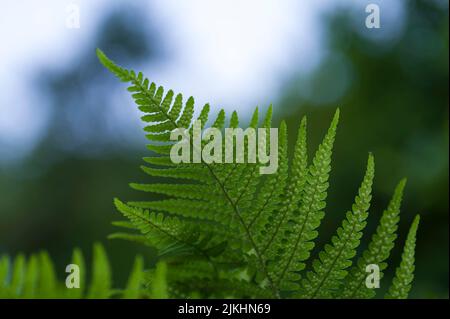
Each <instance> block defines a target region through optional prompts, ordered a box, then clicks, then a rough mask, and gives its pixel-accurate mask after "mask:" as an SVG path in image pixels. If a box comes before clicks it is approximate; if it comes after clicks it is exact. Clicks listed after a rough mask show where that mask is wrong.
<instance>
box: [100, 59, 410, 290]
mask: <svg viewBox="0 0 450 319" xmlns="http://www.w3.org/2000/svg"><path fill="white" fill-rule="evenodd" d="M97 54H98V57H99V59H100V61H101V63H102V64H103V65H105V66H106V67H107V68H108V69H109V70H110V71H111V72H112V73H113V74H115V75H116V76H117V77H119V79H120V80H122V81H124V82H128V83H129V85H130V86H129V88H128V90H129V91H130V92H131V93H132V97H133V99H134V101H135V103H136V104H137V106H138V108H139V110H141V111H142V112H143V113H144V115H143V116H142V120H143V121H144V122H145V123H146V127H145V128H144V130H145V131H146V136H147V138H148V139H149V140H150V141H152V142H156V143H155V144H150V145H148V146H147V148H148V149H149V150H150V151H151V152H153V153H154V154H152V156H150V157H145V158H144V161H145V162H146V163H147V165H146V166H142V170H143V171H144V172H145V173H146V174H148V175H150V176H151V177H158V183H133V184H131V185H130V186H131V187H132V188H133V189H136V190H139V191H143V192H145V193H146V194H147V195H148V197H149V198H148V199H146V200H144V201H130V202H128V204H124V203H122V202H120V201H119V200H116V201H115V204H116V207H117V209H118V210H119V211H120V212H121V213H122V214H123V215H124V217H125V218H127V219H128V220H129V221H130V222H129V223H120V224H117V223H116V225H118V226H122V227H125V228H127V229H128V230H130V228H133V229H134V230H137V231H139V232H140V234H136V233H116V234H113V235H111V236H110V238H123V239H129V240H133V241H137V242H141V243H144V244H146V245H149V246H152V247H153V248H156V249H157V250H158V251H159V257H160V258H164V260H165V261H166V263H165V264H164V266H159V267H160V268H159V270H158V272H159V273H164V277H166V278H167V282H166V283H165V285H166V284H167V287H166V288H164V289H162V290H163V291H164V292H163V295H164V296H171V297H179V298H189V297H191V296H205V297H216V296H217V297H222V298H224V297H230V296H231V297H236V298H244V297H245V298H246V297H260V298H261V297H264V298H265V297H270V298H279V297H281V296H288V297H291V296H301V297H307V298H319V297H322V298H330V297H340V296H349V297H352V298H353V297H370V294H371V293H372V292H368V291H367V289H366V288H365V287H363V288H360V284H361V279H362V278H363V277H362V276H363V275H364V273H362V269H363V268H362V267H363V265H364V264H366V263H367V262H369V261H373V260H375V261H378V262H380V263H382V264H383V265H384V261H385V260H386V259H387V257H388V256H389V252H390V250H391V248H392V245H393V242H394V239H395V231H396V227H397V223H398V211H399V206H400V199H401V194H400V193H401V191H402V189H403V188H402V189H401V191H400V190H397V191H396V195H394V199H393V201H392V202H391V204H390V206H389V207H388V209H387V211H386V212H385V213H383V217H382V219H381V221H380V226H379V227H378V229H377V233H376V234H375V235H374V237H373V239H372V243H371V244H370V245H369V248H368V250H367V251H366V252H365V253H364V254H363V257H362V258H360V259H359V261H358V264H357V265H356V266H354V267H353V268H351V271H350V274H349V275H347V268H349V267H350V266H351V264H352V258H353V257H354V256H355V254H356V249H357V247H358V246H359V243H360V238H361V237H362V231H363V229H364V227H365V225H366V218H367V216H368V208H369V206H370V200H371V188H372V180H373V175H374V162H373V157H372V155H370V156H369V159H368V163H367V170H366V175H365V177H364V180H363V182H362V184H361V187H360V188H359V193H358V195H357V196H356V198H355V203H354V205H353V206H352V210H351V211H350V212H348V213H347V214H346V219H345V220H344V221H343V223H342V226H341V227H340V228H338V230H337V234H336V235H335V236H334V237H333V238H332V240H331V243H330V244H328V245H326V246H325V249H324V251H323V252H321V253H320V254H319V258H318V259H317V260H316V261H314V263H313V265H312V270H311V271H309V272H308V273H307V274H306V276H305V277H303V278H302V277H301V271H302V270H304V268H305V265H306V263H307V261H308V259H309V257H310V254H311V251H312V249H313V248H314V246H315V243H314V240H315V239H316V237H317V236H318V232H317V229H318V227H319V226H320V224H321V222H322V219H323V218H324V216H325V212H324V210H325V207H326V197H327V190H328V187H329V183H328V179H329V174H330V171H331V157H332V152H333V146H334V140H335V135H336V130H337V125H338V121H339V109H338V110H337V111H336V113H335V115H334V117H333V120H332V121H331V125H330V127H329V129H328V131H327V133H326V135H325V137H324V139H323V141H322V143H321V144H320V145H319V147H318V149H317V151H316V153H315V156H314V157H313V159H312V163H311V164H310V165H309V166H308V156H307V153H308V152H307V141H306V118H303V119H302V121H301V124H300V128H299V131H298V136H297V141H296V144H295V149H294V155H293V159H292V163H291V164H290V163H289V158H288V136H287V127H286V123H285V122H284V121H282V122H281V124H280V128H279V132H280V134H279V136H278V170H277V171H276V172H275V173H274V174H271V175H268V176H261V174H260V172H259V168H260V167H261V166H262V165H261V161H260V159H259V158H258V159H257V160H256V163H253V160H252V161H247V162H245V161H244V163H236V161H235V159H236V155H235V154H233V158H232V160H231V161H230V157H231V155H230V154H226V152H225V151H226V149H225V146H224V145H233V146H236V145H237V139H235V138H234V137H233V136H229V135H227V134H226V135H225V137H222V141H221V142H222V149H221V151H222V154H225V160H226V161H225V163H216V162H215V161H214V160H213V161H208V162H207V161H205V160H204V159H203V157H202V156H201V149H200V148H201V147H203V146H205V145H206V146H208V144H207V143H208V141H207V138H203V139H202V140H200V141H195V142H194V141H193V139H190V138H189V137H190V136H191V134H192V133H193V132H194V130H197V126H196V125H194V122H193V114H194V98H193V97H189V98H188V99H187V100H186V101H185V102H183V96H182V95H181V94H176V93H174V92H173V91H171V90H169V91H167V92H166V93H165V91H164V89H163V88H162V87H158V86H157V85H156V84H155V83H152V82H150V81H149V80H148V79H147V78H145V77H144V75H143V74H142V73H136V72H134V71H132V70H127V69H125V68H122V67H120V66H117V65H116V64H115V63H114V62H113V61H111V60H109V59H108V58H107V57H106V55H104V54H103V52H101V51H98V52H97ZM272 111H273V110H272V106H270V107H269V108H268V111H267V113H266V116H265V118H264V120H262V123H261V125H259V110H258V108H256V109H255V111H254V113H253V116H252V118H251V120H250V123H249V124H248V127H249V128H253V129H259V128H261V129H263V131H262V132H264V131H265V132H266V134H265V135H266V140H265V141H263V143H261V144H260V143H258V147H259V149H258V154H260V153H259V151H264V150H267V149H268V148H269V147H270V146H271V145H270V144H271V139H270V134H271V132H272V130H271V126H272ZM209 112H210V106H209V104H205V106H204V107H203V109H202V110H201V112H200V115H199V116H198V119H200V120H201V124H202V125H201V128H202V129H203V127H204V126H205V123H206V122H207V121H208V118H209ZM211 121H212V123H213V124H212V127H213V128H217V129H219V130H223V129H224V126H225V123H226V122H227V124H228V126H229V127H230V128H239V122H240V119H239V116H238V114H237V112H233V113H232V114H231V116H230V117H229V119H226V116H225V112H224V111H223V110H220V111H219V113H218V114H217V116H216V117H215V118H212V119H211ZM175 129H182V133H181V134H179V135H181V137H182V138H183V142H184V143H186V144H187V143H188V144H189V145H188V146H189V147H190V148H189V149H190V150H192V152H191V151H190V153H189V159H190V160H191V162H193V163H174V162H172V161H171V158H170V157H169V156H168V154H170V152H171V151H173V149H172V147H173V146H174V145H175V143H178V141H171V132H174V130H175ZM225 130H226V129H225ZM242 130H243V131H244V129H242ZM250 131H251V130H250ZM177 132H180V131H177ZM183 135H185V136H183ZM179 137H180V136H179ZM184 138H186V139H184ZM258 139H259V137H258ZM258 142H259V140H258ZM186 144H185V145H186ZM243 144H244V145H243V146H244V147H243V148H244V154H248V153H249V147H250V145H249V143H248V139H247V140H246V139H244V141H243ZM263 146H265V149H264V148H262V147H263ZM244 157H245V156H244ZM230 162H233V163H230ZM161 180H162V182H161ZM154 194H157V198H152V197H153V195H154ZM161 197H162V198H161ZM385 239H386V240H385ZM383 267H385V266H383ZM161 269H162V270H161ZM383 269H384V268H383ZM149 274H150V275H149V276H150V277H151V278H152V276H153V275H154V274H155V271H151V272H149ZM152 280H154V279H152ZM218 287H219V288H218ZM220 287H221V288H220ZM220 289H222V290H220ZM151 294H153V295H155V293H154V292H152V293H151Z"/></svg>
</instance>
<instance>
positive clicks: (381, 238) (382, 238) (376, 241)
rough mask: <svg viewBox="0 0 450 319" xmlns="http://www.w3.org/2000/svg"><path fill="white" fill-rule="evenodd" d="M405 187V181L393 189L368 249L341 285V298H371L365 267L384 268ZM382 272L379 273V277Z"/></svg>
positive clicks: (398, 219)
mask: <svg viewBox="0 0 450 319" xmlns="http://www.w3.org/2000/svg"><path fill="white" fill-rule="evenodd" d="M405 185H406V179H403V180H401V181H400V182H399V183H398V185H397V187H396V188H395V191H394V195H393V196H392V199H391V201H390V202H389V205H388V207H387V209H386V210H385V211H384V212H383V214H382V216H381V219H380V222H379V226H378V227H377V230H376V233H375V234H374V235H373V237H372V240H371V242H370V244H369V246H368V248H367V249H366V250H365V251H364V252H363V254H362V257H361V258H359V259H358V262H357V263H356V265H355V266H353V267H352V269H351V270H350V273H349V275H348V276H347V277H346V278H345V282H344V283H343V286H344V288H343V291H342V294H341V295H340V297H341V298H365V299H366V298H373V297H374V296H375V291H374V289H369V288H367V287H366V286H365V285H364V282H365V279H366V277H367V272H366V267H367V265H371V264H375V265H378V266H379V268H380V271H382V270H384V269H385V268H386V266H387V265H386V263H385V261H386V260H387V259H388V258H389V254H390V252H391V250H392V248H393V247H394V241H395V239H396V238H397V235H396V231H397V227H398V226H397V225H398V222H399V221H400V217H399V214H400V206H401V202H402V197H403V190H404V188H405ZM381 275H382V272H381V273H380V277H381Z"/></svg>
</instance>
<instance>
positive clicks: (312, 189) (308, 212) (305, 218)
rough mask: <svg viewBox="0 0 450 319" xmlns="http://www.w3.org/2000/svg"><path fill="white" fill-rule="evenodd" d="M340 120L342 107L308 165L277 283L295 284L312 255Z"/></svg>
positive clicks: (324, 203)
mask: <svg viewBox="0 0 450 319" xmlns="http://www.w3.org/2000/svg"><path fill="white" fill-rule="evenodd" d="M338 121H339V109H338V110H337V111H336V113H335V115H334V117H333V120H332V122H331V125H330V128H329V129H328V132H327V134H326V135H325V138H324V140H323V142H322V144H320V146H319V148H318V150H317V152H316V154H315V156H314V159H313V163H312V164H311V166H310V167H309V170H308V176H307V178H306V184H305V186H304V188H303V194H302V198H301V203H300V207H299V212H298V214H296V216H293V226H292V227H291V229H290V230H289V232H288V233H287V238H286V239H285V241H286V245H285V246H284V247H283V249H282V251H281V252H280V255H279V257H278V258H279V259H278V262H277V264H276V265H275V267H274V272H275V274H276V278H277V283H278V284H279V285H280V286H281V287H283V288H285V289H293V288H296V286H294V285H293V284H292V282H294V281H298V280H299V275H298V272H299V271H301V270H303V269H304V268H305V263H304V261H305V260H307V259H308V258H309V255H310V251H311V250H312V249H313V247H314V242H313V240H314V239H315V238H316V237H317V235H318V233H317V231H316V229H317V228H318V227H319V225H320V223H321V221H322V219H323V217H324V216H325V213H324V211H323V210H324V208H325V206H326V202H325V199H326V197H327V189H328V186H329V184H328V177H329V173H330V170H331V154H332V149H333V145H334V139H335V136H336V129H337V125H338Z"/></svg>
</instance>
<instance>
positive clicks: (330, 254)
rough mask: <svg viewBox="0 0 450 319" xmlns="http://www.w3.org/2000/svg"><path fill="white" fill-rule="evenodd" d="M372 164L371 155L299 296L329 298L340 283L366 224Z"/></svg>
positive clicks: (372, 175)
mask: <svg viewBox="0 0 450 319" xmlns="http://www.w3.org/2000/svg"><path fill="white" fill-rule="evenodd" d="M374 173H375V163H374V159H373V156H372V155H369V159H368V161H367V170H366V174H365V176H364V179H363V181H362V183H361V186H360V188H359V191H358V195H357V196H356V198H355V203H354V204H353V206H352V210H351V211H349V212H347V214H346V219H345V220H344V221H343V222H342V226H341V227H340V228H338V230H337V233H336V235H335V236H333V238H332V239H331V243H329V244H326V245H325V247H324V249H323V250H322V251H321V252H320V253H319V258H318V259H316V260H314V262H313V270H312V271H309V272H308V273H307V274H306V278H305V279H303V280H302V288H303V296H304V297H306V298H330V297H332V296H333V293H334V292H335V291H336V290H337V289H338V288H339V285H340V282H341V280H342V279H343V278H345V276H346V275H347V271H346V269H347V268H348V267H350V265H351V263H352V262H351V259H352V258H353V257H354V256H355V254H356V248H357V247H358V246H359V242H360V238H361V237H362V231H363V230H364V228H365V227H366V219H367V217H368V215H369V214H368V210H369V207H370V201H371V199H372V195H371V193H372V183H373V177H374Z"/></svg>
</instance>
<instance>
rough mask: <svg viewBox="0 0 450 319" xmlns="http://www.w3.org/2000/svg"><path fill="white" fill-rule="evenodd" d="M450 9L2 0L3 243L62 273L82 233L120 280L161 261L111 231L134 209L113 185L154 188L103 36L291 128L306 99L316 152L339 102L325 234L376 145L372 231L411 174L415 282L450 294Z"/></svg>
mask: <svg viewBox="0 0 450 319" xmlns="http://www.w3.org/2000/svg"><path fill="white" fill-rule="evenodd" d="M369 3H375V4H378V5H379V7H380V12H381V28H379V29H368V28H366V26H365V19H366V17H367V13H366V12H365V7H366V5H367V4H369ZM77 10H79V27H77V25H76V24H75V25H74V24H70V22H71V21H72V22H73V21H74V20H73V19H72V20H71V18H73V14H74V13H75V12H76V11H77ZM68 22H69V24H68ZM448 23H449V21H448V1H447V0H417V1H413V0H410V1H406V0H385V1H376V0H372V1H363V0H358V1H357V0H354V1H353V0H345V1H344V0H342V1H341V0H323V1H312V0H311V1H295V0H286V1H278V2H276V1H262V0H246V1H225V0H220V1H207V0H204V1H200V0H190V1H182V2H181V1H175V0H165V1H162V0H158V1H125V0H123V1H119V0H117V1H106V0H97V1H88V0H84V1H82V0H79V1H66V0H54V1H50V0H41V1H31V0H29V1H17V0H6V1H2V10H0V43H1V45H0V87H1V93H0V254H1V253H10V254H16V253H18V252H25V253H30V252H33V251H36V250H41V249H46V250H47V251H49V253H50V254H51V255H52V256H53V257H54V259H55V262H56V265H57V267H58V268H57V269H60V270H61V274H62V275H63V274H64V272H63V270H64V265H65V264H67V262H68V260H69V258H70V253H71V250H72V248H73V247H75V246H78V247H81V248H82V249H83V250H84V251H85V252H86V253H87V256H88V258H89V254H90V251H91V245H92V242H93V241H102V242H103V243H105V245H106V247H107V249H108V252H109V255H110V258H111V261H112V264H113V271H114V273H115V277H114V279H115V282H116V284H117V286H120V285H121V284H122V283H123V282H124V281H125V278H126V274H127V272H128V270H129V269H130V267H131V264H132V257H133V255H134V254H136V253H141V254H144V256H145V258H146V260H147V263H148V264H149V265H150V264H151V263H152V262H154V260H153V257H154V252H153V251H151V250H148V249H147V248H143V247H137V246H136V245H135V244H132V243H128V242H122V241H108V240H107V239H106V236H107V235H108V234H109V233H111V232H113V231H114V228H113V226H111V224H110V223H111V221H113V220H116V219H120V216H119V214H118V213H117V212H115V210H114V208H113V205H112V198H113V197H116V196H117V197H120V198H123V199H129V200H132V199H136V198H137V197H138V196H142V195H141V194H139V193H136V192H133V191H131V190H130V189H129V188H128V186H127V185H128V183H129V182H131V181H143V180H145V178H146V177H145V176H144V174H143V173H142V172H141V171H140V170H139V168H138V166H139V164H140V162H141V160H140V158H141V157H142V156H145V155H147V154H146V151H145V148H144V143H145V139H144V137H143V134H142V131H141V127H142V124H141V123H140V122H139V116H138V112H137V111H136V108H135V107H134V105H133V103H132V100H131V98H130V97H129V96H128V94H127V92H126V90H125V87H124V85H123V84H121V83H119V82H118V81H117V80H116V79H114V78H113V77H112V76H111V75H110V74H109V73H108V72H107V71H105V70H104V69H103V68H102V67H101V66H100V64H99V63H98V62H97V60H96V57H95V48H96V47H100V48H102V49H103V50H104V51H105V52H106V53H107V54H108V55H109V56H110V57H112V58H113V59H114V60H116V61H118V62H120V63H121V64H123V65H125V66H128V67H133V68H134V69H139V70H143V71H145V73H146V75H147V76H148V77H149V78H150V79H152V80H154V81H156V82H157V83H159V84H162V85H164V86H166V87H168V88H173V89H175V91H180V92H183V93H184V94H185V95H193V96H195V97H196V101H197V103H198V104H203V103H205V102H210V103H211V105H212V106H213V110H216V111H217V110H218V109H219V108H221V107H222V108H225V109H226V110H227V111H228V112H230V111H232V110H234V109H236V110H238V112H239V113H240V114H241V116H242V117H244V118H246V117H247V118H248V117H249V114H250V112H251V111H252V109H253V108H254V107H255V106H256V105H258V106H260V107H261V108H262V109H266V108H267V106H268V105H269V104H270V103H273V104H274V106H275V115H276V117H277V119H278V120H280V119H281V118H286V119H287V120H288V125H289V128H290V134H291V137H293V136H294V134H295V132H296V128H297V124H298V122H299V119H300V118H301V116H302V115H304V114H308V117H309V138H310V146H311V153H312V152H313V150H314V148H315V147H316V146H317V145H318V143H319V141H320V139H321V138H322V136H323V134H324V132H325V130H326V128H327V126H328V124H329V121H330V119H331V116H332V114H333V112H334V111H335V109H336V107H338V106H339V107H340V108H341V112H342V121H341V125H340V128H339V132H338V137H337V142H336V147H335V149H336V151H335V155H334V162H333V173H332V175H331V188H330V193H329V205H328V207H327V209H326V211H327V217H326V219H325V221H324V223H323V224H322V226H321V228H320V231H321V233H322V236H321V241H322V242H324V241H327V240H328V239H329V237H330V236H331V234H332V232H333V231H334V229H335V228H336V226H337V225H338V223H339V221H340V220H341V219H342V218H343V216H344V215H343V213H344V212H345V211H346V210H347V209H348V208H350V205H351V203H352V200H353V197H354V194H355V192H356V190H357V187H358V184H359V181H360V179H361V177H362V175H363V171H364V165H365V160H366V157H367V153H368V152H369V151H371V152H373V153H374V155H375V158H376V163H377V174H376V180H375V185H374V194H375V195H374V204H373V206H372V207H373V208H372V209H371V217H370V220H369V223H370V226H369V227H368V229H367V231H368V232H367V233H366V234H369V233H370V232H371V231H373V230H374V225H375V223H376V222H377V220H378V218H379V216H380V214H381V212H382V210H383V208H384V207H385V206H386V204H387V202H388V200H389V197H390V195H391V193H392V190H393V188H394V187H395V184H396V183H397V181H398V180H399V179H400V178H402V177H405V176H406V177H408V186H407V190H406V196H405V201H404V206H403V207H404V208H403V212H402V218H401V226H400V236H399V239H398V243H399V246H401V245H402V243H403V241H404V239H405V235H406V231H407V228H408V227H409V224H410V222H411V221H412V218H413V216H414V215H415V214H416V213H421V214H422V221H421V226H420V232H419V235H418V236H419V237H418V243H417V263H416V282H415V285H414V288H413V290H412V297H416V298H448V287H449V280H448V274H449V265H448V259H449V247H448V242H449V238H448V230H449V223H448V220H449V219H448V217H449V209H448V208H449V207H448V163H449V161H448V160H449V159H448V151H449V150H448V110H449V100H448V70H449V67H448V42H449V41H448V40H449V35H448ZM74 26H75V28H73V27H74ZM291 142H292V141H291ZM367 237H368V236H367V235H366V237H365V239H367ZM319 246H320V245H319ZM399 254H400V249H399V248H397V249H396V250H395V251H394V254H393V259H392V264H391V267H390V269H391V270H392V269H393V268H394V266H396V265H397V264H398V262H399V258H400V256H399ZM387 276H388V277H389V276H392V273H391V272H388V274H387Z"/></svg>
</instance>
